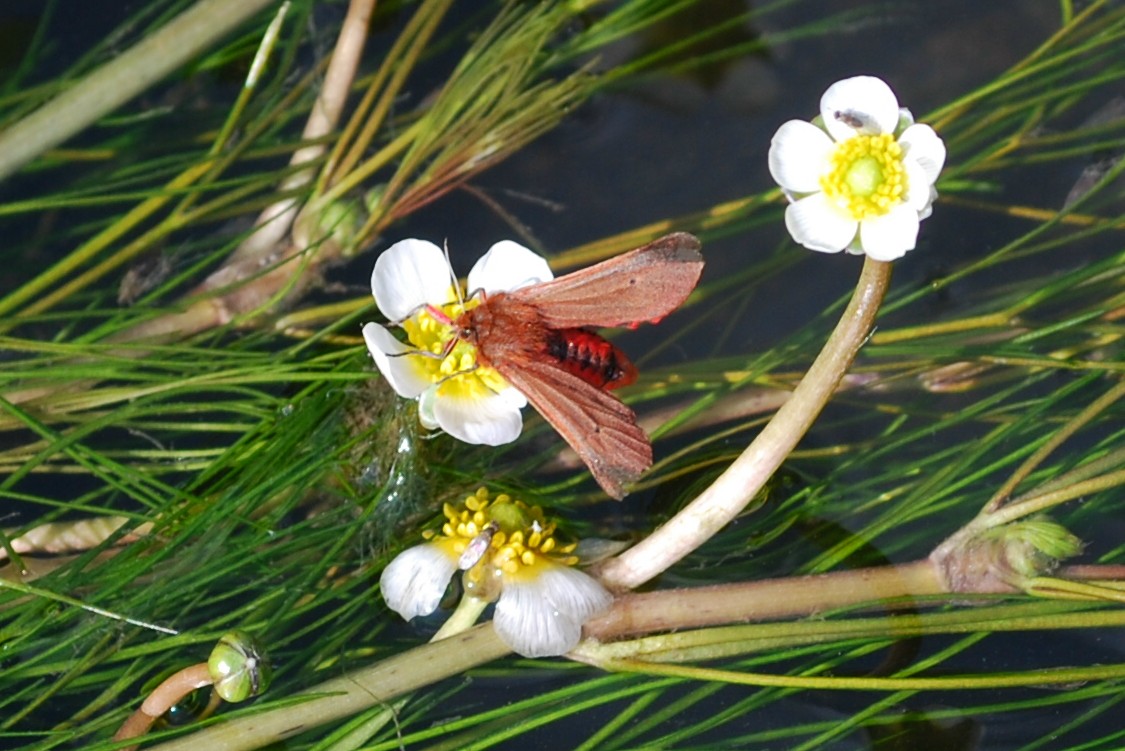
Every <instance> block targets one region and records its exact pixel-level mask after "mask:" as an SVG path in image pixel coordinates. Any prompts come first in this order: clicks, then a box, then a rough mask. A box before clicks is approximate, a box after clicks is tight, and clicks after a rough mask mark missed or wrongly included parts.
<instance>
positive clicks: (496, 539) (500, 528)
mask: <svg viewBox="0 0 1125 751" xmlns="http://www.w3.org/2000/svg"><path fill="white" fill-rule="evenodd" d="M442 512H443V513H444V514H445V519H446V521H445V524H443V525H442V528H441V534H436V533H433V532H430V533H428V534H426V537H427V539H433V541H434V542H439V543H443V542H448V543H449V544H450V547H451V549H452V551H453V552H454V553H456V554H457V555H461V554H462V553H464V552H465V550H466V549H467V548H468V547H469V546H470V545H472V544H474V541H475V542H476V544H477V545H481V544H482V543H483V541H485V540H487V545H488V548H487V550H486V552H484V553H483V554H482V555H481V556H480V557H479V560H478V561H477V562H476V563H475V564H474V565H473V566H472V567H471V568H469V570H468V571H466V572H465V584H466V587H467V588H469V589H471V590H474V594H476V595H477V596H483V597H491V596H494V595H495V594H498V591H497V592H493V590H494V589H497V587H496V582H495V580H497V579H502V578H507V579H511V578H525V577H526V578H534V577H535V576H537V575H538V573H539V570H540V569H541V567H542V566H543V565H563V566H574V565H577V564H578V556H576V555H574V554H573V553H574V549H575V548H576V547H577V543H570V544H568V545H560V544H559V542H558V540H557V539H556V538H555V527H556V525H555V523H554V522H548V521H546V518H545V517H544V515H543V510H542V509H541V508H539V507H538V506H528V505H527V504H525V503H523V502H522V501H517V500H513V499H512V498H511V497H510V496H508V495H506V494H503V493H502V494H500V495H498V496H496V498H495V499H493V498H490V497H489V493H488V490H487V489H486V488H480V489H478V490H477V492H476V493H474V494H473V495H470V496H469V497H467V498H466V499H465V501H464V502H463V504H461V505H459V506H453V505H451V504H448V503H447V504H445V506H444V508H443V509H442ZM489 525H494V526H492V527H489ZM473 557H474V558H475V557H476V556H473Z"/></svg>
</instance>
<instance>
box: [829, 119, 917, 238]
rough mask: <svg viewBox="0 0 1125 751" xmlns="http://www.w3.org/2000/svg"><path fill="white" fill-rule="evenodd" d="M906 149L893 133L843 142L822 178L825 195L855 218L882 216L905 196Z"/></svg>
mask: <svg viewBox="0 0 1125 751" xmlns="http://www.w3.org/2000/svg"><path fill="white" fill-rule="evenodd" d="M902 160H903V151H902V146H901V145H899V143H898V141H896V140H895V137H894V136H893V135H892V134H890V133H882V134H880V135H877V136H870V135H859V136H855V137H853V138H849V139H847V140H846V141H841V142H840V143H838V144H837V145H836V151H835V152H834V153H833V154H832V158H831V161H832V167H831V169H830V170H829V171H828V173H827V174H826V175H824V176H823V177H821V178H820V186H821V188H823V190H824V194H825V196H827V197H828V200H829V201H831V202H832V204H833V205H835V206H836V207H837V208H839V209H841V210H842V211H844V212H845V213H847V214H848V215H849V216H851V217H852V218H853V219H855V220H857V221H862V220H864V219H867V218H869V217H875V216H882V215H883V214H886V213H887V212H889V211H890V210H891V209H893V208H894V207H895V206H897V205H899V204H900V203H902V201H903V199H904V198H905V196H906V187H907V186H906V169H905V168H904V167H903V164H902Z"/></svg>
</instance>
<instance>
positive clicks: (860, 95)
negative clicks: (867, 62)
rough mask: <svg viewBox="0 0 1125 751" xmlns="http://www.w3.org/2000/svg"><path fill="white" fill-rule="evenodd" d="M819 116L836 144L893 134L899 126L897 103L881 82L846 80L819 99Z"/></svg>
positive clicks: (833, 85)
mask: <svg viewBox="0 0 1125 751" xmlns="http://www.w3.org/2000/svg"><path fill="white" fill-rule="evenodd" d="M820 116H821V117H822V118H824V127H825V128H827V129H828V133H829V134H830V135H831V136H832V138H834V139H835V140H837V141H844V140H846V139H848V138H851V137H852V136H854V135H856V134H858V133H868V134H872V135H876V134H879V133H893V132H894V129H895V126H896V125H897V124H898V117H899V111H898V99H897V98H896V97H895V93H894V92H893V91H891V87H890V86H888V85H887V84H886V82H885V81H883V80H882V79H881V78H875V77H873V76H856V77H855V78H846V79H844V80H843V81H837V82H836V83H834V84H832V85H831V86H829V87H828V91H826V92H824V96H822V97H821V98H820ZM856 125H858V126H859V127H856Z"/></svg>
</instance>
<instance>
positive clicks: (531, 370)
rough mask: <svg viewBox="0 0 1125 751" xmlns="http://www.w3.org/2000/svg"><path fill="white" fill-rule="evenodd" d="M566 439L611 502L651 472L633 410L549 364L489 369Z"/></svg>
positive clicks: (648, 452) (505, 363)
mask: <svg viewBox="0 0 1125 751" xmlns="http://www.w3.org/2000/svg"><path fill="white" fill-rule="evenodd" d="M493 365H494V367H495V368H496V370H498V371H499V372H500V375H502V376H504V378H505V379H506V380H507V381H508V383H510V384H511V385H512V386H514V387H515V388H516V389H518V390H519V391H520V393H522V394H523V395H524V396H526V397H527V400H528V401H529V402H531V404H532V405H533V406H534V407H535V409H536V410H538V411H539V414H541V415H543V418H544V419H545V420H547V422H549V423H551V426H552V427H554V429H555V430H557V431H558V432H559V434H560V435H562V437H563V438H565V439H566V442H567V443H569V444H570V447H571V448H573V449H574V450H575V451H576V452H577V453H578V456H580V457H581V458H582V461H584V462H586V466H588V467H589V468H590V473H591V474H592V475H593V476H594V479H595V480H597V482H598V485H601V486H602V489H603V490H604V491H605V492H606V493H608V494H609V495H610V496H612V497H613V498H616V499H617V500H619V501H620V500H621V499H622V498H624V497H625V487H624V486H625V485H627V484H629V483H632V482H634V481H635V480H636V479H637V478H638V477H640V476H641V473H642V472H644V471H645V470H646V469H648V468H649V467H651V466H652V444H651V443H649V440H648V436H647V435H645V432H644V431H643V430H641V428H640V426H638V425H637V416H636V415H635V414H634V413H633V410H631V409H629V408H628V407H627V406H625V405H624V404H622V403H621V402H620V401H618V400H617V399H616V398H614V397H612V396H610V395H609V394H607V393H606V392H604V391H602V390H601V389H599V388H597V387H596V386H591V385H590V384H588V383H586V382H585V381H583V380H582V379H581V378H579V377H577V376H574V375H571V374H570V373H567V372H566V371H565V370H562V369H561V368H558V367H556V366H555V365H552V364H551V363H549V362H539V361H537V360H530V359H522V358H521V360H520V361H519V362H513V361H512V360H506V361H499V362H495V363H493Z"/></svg>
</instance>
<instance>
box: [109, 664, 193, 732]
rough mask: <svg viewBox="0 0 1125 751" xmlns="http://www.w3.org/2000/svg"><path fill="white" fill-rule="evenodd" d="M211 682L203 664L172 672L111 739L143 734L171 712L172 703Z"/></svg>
mask: <svg viewBox="0 0 1125 751" xmlns="http://www.w3.org/2000/svg"><path fill="white" fill-rule="evenodd" d="M212 683H214V679H213V678H212V677H211V671H210V669H209V668H208V667H207V663H206V662H201V663H199V664H198V665H192V666H191V667H188V668H184V669H183V670H181V671H179V672H178V673H173V674H172V675H171V676H169V677H168V678H166V679H165V680H164V682H163V683H161V684H160V685H159V686H157V687H156V689H154V690H153V692H152V693H151V694H149V695H148V696H147V697H146V698H145V700H144V702H142V703H141V706H140V707H139V708H138V709H137V711H136V712H134V713H133V714H131V715H130V716H129V719H127V720H125V722H124V724H122V726H121V727H120V728H118V730H117V732H116V733H115V734H114V736H113V740H115V741H123V740H126V739H128V738H137V737H139V736H142V735H144V734H145V733H147V732H148V729H149V728H150V727H152V723H154V722H155V721H156V720H157V718H159V717H160V716H161V715H163V714H164V713H165V712H167V711H168V710H169V709H171V708H172V707H173V706H174V705H175V704H176V702H178V701H180V700H182V699H183V698H184V697H185V696H187V695H188V694H190V693H191V692H192V691H194V690H196V689H197V688H203V687H204V686H210V685H211V684H212ZM134 748H136V746H127V747H126V749H127V751H131V749H134Z"/></svg>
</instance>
